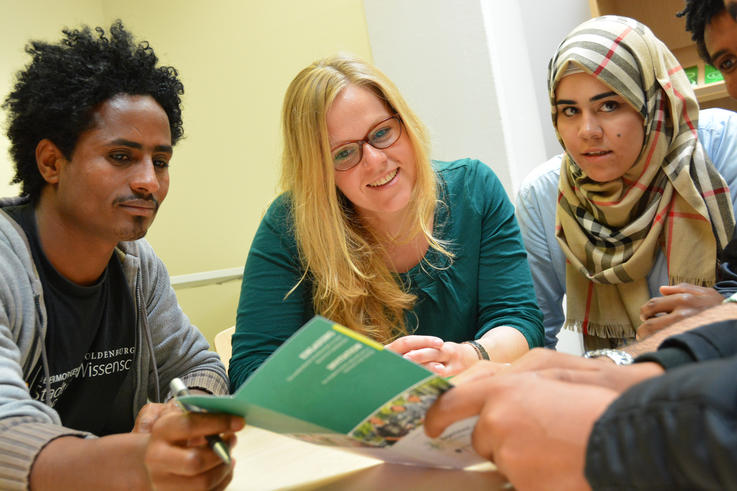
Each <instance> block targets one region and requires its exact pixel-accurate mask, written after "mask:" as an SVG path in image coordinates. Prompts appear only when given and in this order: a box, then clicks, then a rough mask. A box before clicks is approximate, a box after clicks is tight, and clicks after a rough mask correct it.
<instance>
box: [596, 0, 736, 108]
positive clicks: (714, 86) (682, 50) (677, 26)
mask: <svg viewBox="0 0 737 491" xmlns="http://www.w3.org/2000/svg"><path fill="white" fill-rule="evenodd" d="M683 7H684V2H683V0H589V9H590V10H591V16H592V17H598V16H600V15H608V14H615V15H624V16H626V17H632V18H633V19H637V20H639V21H640V22H642V23H643V24H645V25H646V26H648V27H649V28H650V29H651V30H652V31H653V33H654V34H655V35H656V36H657V37H658V38H660V39H661V40H662V41H663V42H664V43H665V44H666V46H668V48H670V50H671V51H672V52H673V54H674V55H675V56H676V58H677V59H678V61H679V62H680V63H681V66H683V67H691V66H694V65H695V66H697V67H698V79H697V81H698V84H697V85H696V86H695V87H694V92H695V93H696V98H697V99H698V100H699V104H700V105H701V107H724V108H726V109H732V110H735V109H737V104H736V103H735V102H734V101H733V100H732V99H731V98H730V97H729V95H728V94H727V87H726V85H725V84H724V81H720V82H713V83H709V84H706V83H704V73H705V71H704V62H703V61H702V60H701V58H700V57H699V54H698V51H697V50H696V43H694V42H693V41H692V40H691V33H690V32H687V31H686V27H685V24H686V21H685V19H684V18H679V17H676V13H677V12H679V11H681V10H683Z"/></svg>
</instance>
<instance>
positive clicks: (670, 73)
mask: <svg viewBox="0 0 737 491" xmlns="http://www.w3.org/2000/svg"><path fill="white" fill-rule="evenodd" d="M680 70H683V67H682V66H681V65H678V66H676V67H673V68H671V69H670V70H668V75H673V74H674V73H676V72H677V71H680Z"/></svg>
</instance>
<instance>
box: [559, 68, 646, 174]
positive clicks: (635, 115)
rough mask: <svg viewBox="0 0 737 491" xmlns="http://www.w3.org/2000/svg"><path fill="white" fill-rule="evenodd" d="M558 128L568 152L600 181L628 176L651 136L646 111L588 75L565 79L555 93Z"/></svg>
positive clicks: (585, 171)
mask: <svg viewBox="0 0 737 491" xmlns="http://www.w3.org/2000/svg"><path fill="white" fill-rule="evenodd" d="M555 100H556V109H557V117H556V118H557V119H556V121H557V125H556V126H557V128H558V133H559V134H560V137H561V139H562V140H563V143H564V144H565V147H566V151H567V152H568V154H569V155H570V156H571V157H572V158H573V160H574V161H575V162H576V164H578V166H579V167H580V168H581V170H583V172H584V173H585V174H586V175H587V176H588V177H589V178H591V179H593V180H594V181H596V182H609V181H613V180H615V179H618V178H620V177H622V176H623V175H624V174H625V173H626V172H627V171H628V170H629V169H630V168H631V167H632V166H633V165H634V164H635V162H636V161H637V157H638V156H639V155H640V151H641V150H642V145H643V142H644V138H645V131H644V128H643V119H642V116H641V115H640V113H639V112H638V111H637V110H636V109H635V108H633V107H632V106H631V105H630V104H629V103H627V101H626V100H625V99H624V98H623V97H622V96H620V95H618V94H617V93H616V92H614V91H613V90H612V89H611V88H610V87H609V86H607V85H605V84H604V83H602V82H600V81H599V80H598V79H596V78H595V77H594V76H593V75H589V74H588V73H576V74H573V75H569V76H567V77H565V78H563V79H562V80H561V81H560V82H559V83H558V87H557V89H556V91H555Z"/></svg>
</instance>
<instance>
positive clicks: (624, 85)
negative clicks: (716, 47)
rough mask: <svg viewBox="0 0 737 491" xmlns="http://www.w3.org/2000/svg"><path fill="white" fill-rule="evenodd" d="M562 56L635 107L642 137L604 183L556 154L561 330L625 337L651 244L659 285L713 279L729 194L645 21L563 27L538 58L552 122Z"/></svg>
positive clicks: (725, 232)
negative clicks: (545, 68)
mask: <svg viewBox="0 0 737 491" xmlns="http://www.w3.org/2000/svg"><path fill="white" fill-rule="evenodd" d="M571 63H575V64H576V65H577V66H578V67H580V68H581V69H582V70H583V71H584V72H586V73H589V74H591V75H593V76H594V77H596V78H597V79H598V80H599V81H601V82H602V83H604V84H606V85H608V86H609V87H611V88H612V90H614V91H615V92H617V93H618V94H619V95H621V96H622V97H623V98H624V99H625V100H626V101H627V102H629V103H630V104H631V105H632V106H633V107H634V108H635V109H636V110H638V111H639V112H640V114H641V115H642V117H643V119H644V130H645V142H644V145H643V148H642V150H641V152H640V155H639V157H638V158H637V161H636V162H635V164H634V165H633V166H632V168H630V170H629V171H628V172H627V173H625V175H624V176H622V177H621V178H619V179H617V180H615V181H611V182H607V183H597V182H595V181H593V180H591V179H589V178H588V177H587V176H586V175H585V174H584V173H583V172H582V170H581V169H580V168H579V167H578V166H577V165H576V163H575V162H574V161H573V159H572V158H571V157H570V156H569V155H568V154H565V156H564V158H563V163H562V166H561V171H560V183H559V191H560V194H559V199H558V208H557V212H556V236H557V238H558V242H559V243H560V246H561V248H562V249H563V252H564V253H565V255H566V258H567V264H566V298H567V300H566V305H567V313H566V323H565V327H567V328H572V329H575V330H580V331H583V333H584V334H588V335H592V336H598V337H602V338H630V337H633V336H634V335H635V332H636V330H637V328H638V327H639V325H640V319H639V312H640V307H641V306H642V305H643V304H644V303H645V302H647V300H648V299H649V298H650V295H649V292H648V285H647V275H648V273H649V272H650V270H651V269H652V266H653V263H654V260H655V258H656V256H657V254H658V252H659V251H660V250H662V251H663V252H664V253H665V256H666V259H667V265H668V281H669V282H670V284H675V283H678V282H682V281H684V282H688V283H694V284H697V285H703V286H710V285H712V284H713V283H714V281H715V278H716V265H717V254H718V252H719V251H721V249H722V248H724V247H725V246H726V244H727V242H728V241H729V239H730V238H731V237H732V231H733V229H734V216H733V213H732V202H731V200H730V195H729V191H728V189H727V184H726V183H725V182H724V180H723V179H722V177H721V176H720V175H719V173H718V172H717V171H716V170H715V169H714V166H713V165H712V164H711V162H710V161H709V158H708V156H707V155H706V153H705V152H704V149H703V147H702V146H701V144H700V143H699V141H698V140H697V131H696V128H697V124H698V111H699V108H698V103H697V101H696V97H695V95H694V93H693V90H692V89H691V85H690V84H689V81H688V78H687V77H686V75H685V73H684V72H683V68H682V67H681V66H680V64H679V63H678V61H677V60H676V58H675V57H674V56H673V54H672V53H671V52H670V51H669V50H668V48H667V47H666V46H665V45H664V44H663V43H662V42H661V41H660V40H659V39H657V38H656V37H655V36H654V35H653V33H652V32H651V31H650V29H648V28H647V27H646V26H644V25H642V24H640V23H639V22H637V21H635V20H633V19H629V18H626V17H618V16H605V17H599V18H595V19H591V20H589V21H587V22H584V23H583V24H581V25H580V26H578V27H577V28H576V29H574V30H573V31H572V32H571V33H570V34H569V35H568V37H567V38H566V39H565V40H564V41H563V42H562V43H561V45H560V46H559V47H558V50H557V51H556V54H555V56H554V57H553V59H552V60H551V61H550V67H549V77H548V87H549V93H550V104H551V108H552V116H553V125H555V124H556V119H557V118H556V105H555V88H556V87H557V85H558V83H559V82H560V80H561V79H562V78H563V77H564V76H565V75H566V71H567V67H568V66H569V64H571ZM556 131H557V129H556ZM558 139H559V140H561V139H560V135H558ZM561 144H563V141H562V140H561ZM563 146H564V147H565V145H563Z"/></svg>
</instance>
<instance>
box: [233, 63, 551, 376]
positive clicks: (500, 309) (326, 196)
mask: <svg viewBox="0 0 737 491" xmlns="http://www.w3.org/2000/svg"><path fill="white" fill-rule="evenodd" d="M283 131H284V155H283V161H282V182H281V184H282V188H283V190H284V193H283V194H282V195H280V196H279V197H278V198H277V199H276V200H275V201H274V203H272V205H271V207H270V208H269V210H268V211H267V213H266V215H265V217H264V218H263V221H262V222H261V225H260V227H259V229H258V231H257V232H256V236H255V238H254V240H253V243H252V246H251V250H250V252H249V255H248V260H247V262H246V268H245V274H244V279H243V287H242V291H241V299H240V304H239V307H238V316H237V326H236V332H235V334H234V336H233V358H232V359H231V362H230V376H231V387H232V388H233V389H235V388H237V387H238V386H239V385H240V384H242V383H243V382H244V381H245V380H246V378H247V377H248V375H249V374H250V373H251V372H252V371H253V370H254V369H255V368H257V367H258V366H259V365H260V364H261V363H262V362H263V360H264V359H265V358H266V357H267V356H268V355H269V354H270V353H271V352H273V351H274V350H275V349H276V348H277V347H279V345H280V344H281V343H282V342H284V341H285V340H286V339H287V338H288V337H289V336H290V335H291V334H293V333H294V332H295V331H296V330H297V329H298V328H299V327H300V326H301V325H302V324H303V323H305V322H306V321H307V320H309V319H310V318H311V317H312V316H313V315H314V314H316V313H317V314H321V315H323V316H325V317H327V318H330V319H332V320H334V321H336V322H339V323H341V324H344V325H345V326H347V327H349V328H351V329H353V330H355V331H357V332H360V333H363V334H365V335H367V336H369V337H371V338H373V339H375V340H377V341H379V342H381V343H388V348H389V349H392V350H394V351H396V352H398V353H400V354H402V355H404V356H405V357H407V358H409V359H411V360H413V361H415V362H417V363H421V364H424V365H425V366H427V367H428V368H430V369H431V370H433V371H435V372H437V373H439V374H442V375H451V374H454V373H457V372H459V371H461V370H463V369H464V368H466V367H467V366H469V365H471V364H472V363H473V362H475V361H476V360H478V359H479V358H486V357H488V358H490V359H492V360H496V361H510V360H513V359H515V358H517V357H519V356H520V355H522V354H523V353H525V352H526V351H528V350H529V349H530V348H531V347H534V346H540V345H542V334H543V331H542V316H541V314H540V311H539V309H538V307H537V305H536V303H535V293H534V290H533V286H532V280H531V277H530V272H529V268H528V266H527V261H526V259H525V251H524V247H523V245H522V241H521V238H520V234H519V229H518V226H517V222H516V220H515V217H514V209H513V207H512V204H511V203H510V202H509V200H508V198H507V196H506V194H505V192H504V189H503V188H502V186H501V184H500V183H499V181H498V180H497V178H496V176H495V175H494V173H493V172H492V171H491V170H490V169H489V167H487V166H486V165H484V164H482V163H480V162H478V161H473V160H459V161H456V162H431V161H430V158H429V148H428V141H427V135H426V131H425V129H424V127H423V125H422V123H421V122H420V121H419V120H418V119H417V117H416V116H415V115H414V114H413V113H412V111H411V110H410V108H409V107H408V106H407V104H406V102H405V101H404V99H403V98H402V96H401V95H400V94H399V92H398V90H397V89H396V88H395V87H394V85H393V84H392V83H391V81H389V80H388V79H387V78H386V76H385V75H383V74H382V73H381V72H380V71H379V70H377V69H376V68H375V67H373V66H371V65H369V64H367V63H364V62H362V61H360V60H358V59H355V58H350V57H333V58H329V59H326V60H321V61H318V62H316V63H314V64H312V65H310V66H309V67H307V68H305V69H304V70H302V71H301V72H300V73H299V74H298V75H297V77H296V78H295V79H294V80H293V81H292V83H291V85H290V86H289V88H288V89H287V94H286V97H285V101H284V107H283ZM464 341H470V342H466V343H463V342H464Z"/></svg>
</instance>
